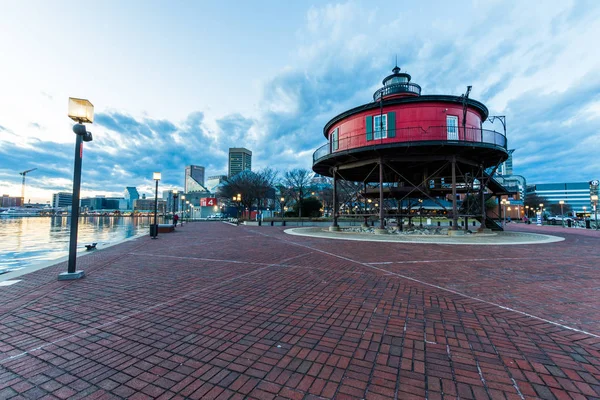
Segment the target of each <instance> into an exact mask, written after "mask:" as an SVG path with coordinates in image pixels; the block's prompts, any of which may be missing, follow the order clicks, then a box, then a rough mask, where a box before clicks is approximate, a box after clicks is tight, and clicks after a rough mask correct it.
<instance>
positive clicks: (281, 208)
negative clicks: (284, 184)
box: [279, 197, 285, 218]
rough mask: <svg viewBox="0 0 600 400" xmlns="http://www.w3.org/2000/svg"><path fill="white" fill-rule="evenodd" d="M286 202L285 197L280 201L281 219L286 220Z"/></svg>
mask: <svg viewBox="0 0 600 400" xmlns="http://www.w3.org/2000/svg"><path fill="white" fill-rule="evenodd" d="M284 201H285V197H282V198H280V199H279V204H280V207H279V208H280V210H281V218H285V213H284V212H283V202H284Z"/></svg>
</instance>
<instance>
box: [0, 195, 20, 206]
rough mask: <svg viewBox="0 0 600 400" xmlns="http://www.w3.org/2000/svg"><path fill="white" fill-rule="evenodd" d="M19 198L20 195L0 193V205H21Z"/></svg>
mask: <svg viewBox="0 0 600 400" xmlns="http://www.w3.org/2000/svg"><path fill="white" fill-rule="evenodd" d="M21 206H22V204H21V198H20V197H10V196H9V195H8V194H3V195H2V201H1V202H0V207H21Z"/></svg>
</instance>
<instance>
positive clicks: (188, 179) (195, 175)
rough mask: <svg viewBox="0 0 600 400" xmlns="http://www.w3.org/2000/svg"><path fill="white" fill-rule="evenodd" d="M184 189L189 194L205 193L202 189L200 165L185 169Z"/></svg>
mask: <svg viewBox="0 0 600 400" xmlns="http://www.w3.org/2000/svg"><path fill="white" fill-rule="evenodd" d="M184 186H185V188H184V191H185V192H186V193H189V192H207V191H208V190H206V188H205V187H204V167H202V166H200V165H188V166H187V167H185V185H184Z"/></svg>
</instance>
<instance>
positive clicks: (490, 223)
mask: <svg viewBox="0 0 600 400" xmlns="http://www.w3.org/2000/svg"><path fill="white" fill-rule="evenodd" d="M475 219H476V220H477V221H479V223H480V224H481V223H482V222H481V221H482V220H483V219H482V218H481V217H475ZM485 227H486V228H488V229H491V230H493V231H504V228H503V227H502V225H501V224H500V223H499V222H496V221H495V220H493V219H491V218H486V219H485Z"/></svg>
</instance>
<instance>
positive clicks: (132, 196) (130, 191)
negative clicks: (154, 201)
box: [124, 186, 140, 210]
mask: <svg viewBox="0 0 600 400" xmlns="http://www.w3.org/2000/svg"><path fill="white" fill-rule="evenodd" d="M124 197H125V200H127V209H128V210H133V203H134V202H135V201H136V200H137V199H139V198H140V193H139V192H138V190H137V188H136V187H135V186H127V187H126V188H125V196H124Z"/></svg>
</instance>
